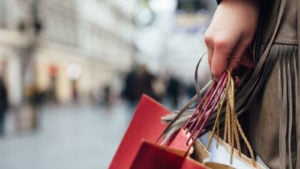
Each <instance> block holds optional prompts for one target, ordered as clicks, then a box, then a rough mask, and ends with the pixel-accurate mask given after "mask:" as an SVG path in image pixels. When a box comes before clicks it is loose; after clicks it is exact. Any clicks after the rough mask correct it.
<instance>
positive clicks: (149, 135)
mask: <svg viewBox="0 0 300 169" xmlns="http://www.w3.org/2000/svg"><path fill="white" fill-rule="evenodd" d="M169 113H170V112H169V111H168V110H167V109H166V108H164V107H163V106H161V105H160V104H159V103H158V102H156V101H155V100H153V99H151V98H150V97H148V96H146V95H143V96H142V98H141V100H140V102H139V104H138V105H137V108H136V111H135V113H134V115H133V118H132V120H131V122H130V124H129V127H128V128H127V131H126V132H125V135H124V136H123V138H122V141H121V143H120V145H119V147H118V149H117V151H116V154H115V156H114V158H113V159H112V161H111V164H110V167H109V168H110V169H127V168H129V167H130V165H131V163H132V161H133V160H134V158H135V156H136V153H137V151H138V149H139V147H140V145H141V141H142V140H143V139H146V140H148V141H151V142H155V140H156V139H157V138H158V136H159V135H160V134H161V133H162V131H163V130H164V129H165V128H166V124H162V123H161V117H162V116H165V115H167V114H169Z"/></svg>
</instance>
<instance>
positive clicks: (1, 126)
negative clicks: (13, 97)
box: [0, 75, 8, 136]
mask: <svg viewBox="0 0 300 169" xmlns="http://www.w3.org/2000/svg"><path fill="white" fill-rule="evenodd" d="M7 109H8V99H7V89H6V86H5V83H4V80H3V77H2V76H1V75H0V136H3V135H4V130H5V114H6V111H7Z"/></svg>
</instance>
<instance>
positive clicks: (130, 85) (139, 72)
mask: <svg viewBox="0 0 300 169" xmlns="http://www.w3.org/2000/svg"><path fill="white" fill-rule="evenodd" d="M154 80H155V76H154V75H153V74H151V73H150V72H149V71H148V69H147V66H146V65H144V64H142V65H139V66H138V67H137V68H134V69H132V70H131V71H130V72H129V73H128V74H127V75H126V78H125V82H124V89H123V92H122V96H123V97H124V98H125V99H126V100H127V101H128V103H129V105H130V107H131V110H133V109H134V108H135V106H136V104H137V102H138V101H139V100H140V98H141V96H142V95H143V94H147V95H148V96H150V97H152V98H154V99H157V96H156V95H155V92H154V90H153V82H154Z"/></svg>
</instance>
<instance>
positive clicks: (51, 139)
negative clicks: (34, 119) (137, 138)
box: [0, 103, 130, 169]
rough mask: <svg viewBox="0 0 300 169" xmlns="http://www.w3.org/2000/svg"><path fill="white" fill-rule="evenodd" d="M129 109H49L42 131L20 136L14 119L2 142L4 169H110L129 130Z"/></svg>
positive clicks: (121, 106)
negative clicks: (15, 127) (14, 127)
mask: <svg viewBox="0 0 300 169" xmlns="http://www.w3.org/2000/svg"><path fill="white" fill-rule="evenodd" d="M129 119H130V113H129V112H128V110H127V109H126V105H124V104H122V103H117V104H115V105H113V106H112V107H111V108H109V109H108V108H102V107H95V106H48V107H46V108H43V109H42V110H41V111H40V113H39V129H38V130H37V131H35V132H30V133H22V134H17V133H16V132H15V131H14V129H13V126H14V115H12V114H9V115H8V117H7V122H6V126H7V128H8V129H7V130H8V132H7V134H6V136H5V137H3V138H0V154H1V158H0V168H1V169H106V168H108V166H109V164H110V161H111V159H112V157H113V155H114V153H115V150H116V149H117V147H118V144H119V142H120V140H121V138H122V136H123V134H124V132H125V130H126V128H127V125H128V122H129Z"/></svg>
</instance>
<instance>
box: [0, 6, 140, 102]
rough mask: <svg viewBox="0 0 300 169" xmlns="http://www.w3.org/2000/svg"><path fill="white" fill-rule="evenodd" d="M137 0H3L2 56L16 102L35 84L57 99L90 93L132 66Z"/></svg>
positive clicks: (13, 100) (67, 98)
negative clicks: (134, 17) (134, 18)
mask: <svg viewBox="0 0 300 169" xmlns="http://www.w3.org/2000/svg"><path fill="white" fill-rule="evenodd" d="M134 4H135V1H134V0H131V1H126V2H125V1H121V0H101V1H99V0H89V1H79V0H64V1H58V0H27V1H20V0H0V15H1V17H0V61H1V62H6V63H7V64H6V65H7V69H6V73H5V76H6V80H7V84H8V86H9V96H10V97H9V98H10V101H11V103H12V104H13V105H18V104H20V103H22V102H23V101H24V97H26V95H30V92H31V90H30V89H32V88H35V89H38V90H40V91H48V92H49V91H51V92H52V94H53V95H55V98H56V99H57V101H60V102H69V101H71V100H72V99H74V98H76V96H77V95H80V96H88V95H89V93H90V92H92V91H95V90H97V89H98V88H99V87H101V86H102V85H106V84H107V83H111V82H112V81H113V80H114V79H113V78H114V77H115V76H116V74H117V72H120V71H123V72H124V71H127V70H128V69H129V68H130V67H131V64H132V61H133V56H134V55H135V52H136V49H135V45H134V44H133V39H132V37H133V33H134V32H135V29H136V28H135V25H134V22H133V15H134V13H133V11H134V10H133V8H134Z"/></svg>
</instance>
